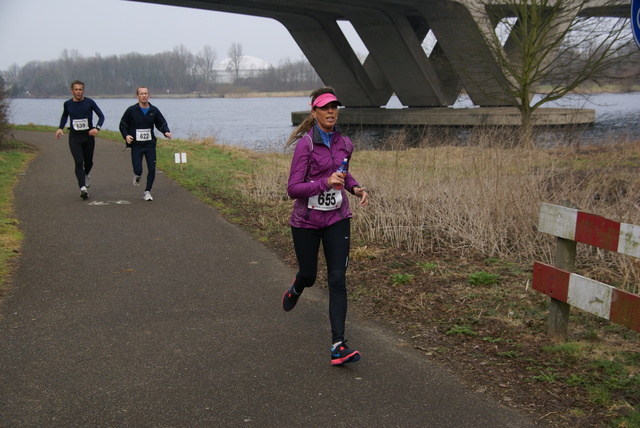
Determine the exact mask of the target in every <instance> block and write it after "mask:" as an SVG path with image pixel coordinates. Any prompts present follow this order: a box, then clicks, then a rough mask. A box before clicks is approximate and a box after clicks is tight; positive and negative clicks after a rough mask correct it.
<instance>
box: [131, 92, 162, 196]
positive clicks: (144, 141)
mask: <svg viewBox="0 0 640 428" xmlns="http://www.w3.org/2000/svg"><path fill="white" fill-rule="evenodd" d="M136 97H137V98H138V103H137V104H134V105H132V106H131V107H129V108H128V109H127V110H126V111H125V112H124V115H122V119H121V120H120V133H121V134H122V137H123V138H124V140H125V141H126V143H127V146H130V147H131V164H132V165H133V174H134V175H133V185H134V186H139V185H140V178H141V176H142V158H143V157H144V158H145V159H146V161H147V186H146V187H145V190H144V194H143V196H142V197H143V199H144V200H145V201H153V198H152V197H151V187H153V181H154V180H155V178H156V142H157V139H156V136H155V134H154V131H153V128H154V127H155V128H157V129H158V131H160V132H162V134H163V135H164V136H165V137H167V138H168V139H169V140H170V139H171V131H170V130H169V125H167V121H166V120H165V118H164V116H162V113H160V110H158V108H157V107H155V106H153V105H151V103H150V102H149V89H147V88H146V87H144V86H140V87H139V88H138V89H137V90H136Z"/></svg>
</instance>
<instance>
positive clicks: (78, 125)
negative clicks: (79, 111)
mask: <svg viewBox="0 0 640 428" xmlns="http://www.w3.org/2000/svg"><path fill="white" fill-rule="evenodd" d="M71 126H73V129H74V130H76V131H86V130H87V129H89V119H73V120H72V121H71Z"/></svg>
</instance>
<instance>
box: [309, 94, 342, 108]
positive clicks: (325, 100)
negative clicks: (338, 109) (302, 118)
mask: <svg viewBox="0 0 640 428" xmlns="http://www.w3.org/2000/svg"><path fill="white" fill-rule="evenodd" d="M330 102H336V103H338V105H339V106H341V105H342V103H341V102H340V101H338V99H337V98H336V96H335V95H333V94H322V95H320V96H319V97H318V98H316V99H315V100H314V101H313V103H312V104H311V108H316V107H322V106H326V105H327V104H329V103H330Z"/></svg>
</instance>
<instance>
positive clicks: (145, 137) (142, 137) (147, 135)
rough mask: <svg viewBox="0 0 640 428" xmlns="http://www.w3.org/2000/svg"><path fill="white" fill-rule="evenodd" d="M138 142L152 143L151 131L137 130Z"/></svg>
mask: <svg viewBox="0 0 640 428" xmlns="http://www.w3.org/2000/svg"><path fill="white" fill-rule="evenodd" d="M136 141H151V129H136Z"/></svg>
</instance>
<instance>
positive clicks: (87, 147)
mask: <svg viewBox="0 0 640 428" xmlns="http://www.w3.org/2000/svg"><path fill="white" fill-rule="evenodd" d="M71 94H72V95H73V98H71V99H69V100H67V101H65V102H64V104H63V107H62V117H61V118H60V126H59V127H58V130H57V131H56V138H58V139H59V138H60V137H61V136H63V135H64V131H63V129H64V127H65V125H66V123H67V119H69V120H70V126H69V150H71V155H72V156H73V161H74V163H75V174H76V179H77V180H78V186H79V187H80V197H81V198H82V199H88V198H89V193H88V192H87V188H88V187H89V186H91V181H90V180H91V177H90V176H89V173H90V172H91V168H93V152H94V150H95V147H96V140H95V136H96V135H98V131H100V128H101V127H102V125H103V124H104V114H102V111H101V110H100V108H99V107H98V105H97V104H96V102H95V101H93V100H92V99H91V98H87V97H85V96H84V83H82V82H81V81H79V80H74V81H73V82H71ZM93 113H95V114H96V115H97V116H98V124H97V125H96V126H93Z"/></svg>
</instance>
